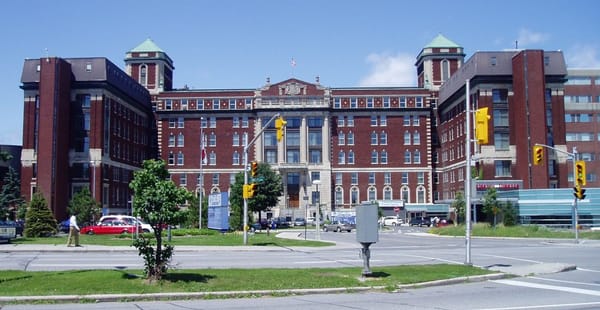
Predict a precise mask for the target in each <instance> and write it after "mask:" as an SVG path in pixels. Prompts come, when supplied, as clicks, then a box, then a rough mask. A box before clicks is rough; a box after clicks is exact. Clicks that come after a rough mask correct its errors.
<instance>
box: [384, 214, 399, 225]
mask: <svg viewBox="0 0 600 310" xmlns="http://www.w3.org/2000/svg"><path fill="white" fill-rule="evenodd" d="M380 223H381V224H383V226H398V225H401V224H404V220H403V219H401V218H398V217H397V216H386V217H384V218H382V219H381V222H380Z"/></svg>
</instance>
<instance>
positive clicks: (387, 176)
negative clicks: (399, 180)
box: [383, 172, 392, 184]
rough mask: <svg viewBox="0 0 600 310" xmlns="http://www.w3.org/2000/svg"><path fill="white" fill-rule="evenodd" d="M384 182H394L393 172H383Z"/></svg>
mask: <svg viewBox="0 0 600 310" xmlns="http://www.w3.org/2000/svg"><path fill="white" fill-rule="evenodd" d="M383 183H384V184H392V173H391V172H384V173H383Z"/></svg>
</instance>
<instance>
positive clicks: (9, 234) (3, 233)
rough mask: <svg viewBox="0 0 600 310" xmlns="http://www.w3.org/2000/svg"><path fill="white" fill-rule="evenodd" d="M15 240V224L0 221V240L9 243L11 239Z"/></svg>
mask: <svg viewBox="0 0 600 310" xmlns="http://www.w3.org/2000/svg"><path fill="white" fill-rule="evenodd" d="M15 238H17V225H16V223H15V222H4V221H0V240H6V242H10V240H11V239H15Z"/></svg>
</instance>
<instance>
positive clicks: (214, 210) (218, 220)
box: [208, 193, 229, 231]
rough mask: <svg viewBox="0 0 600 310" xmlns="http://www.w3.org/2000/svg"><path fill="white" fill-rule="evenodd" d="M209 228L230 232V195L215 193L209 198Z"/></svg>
mask: <svg viewBox="0 0 600 310" xmlns="http://www.w3.org/2000/svg"><path fill="white" fill-rule="evenodd" d="M208 228H209V229H216V230H220V231H227V230H229V195H228V194H227V193H214V194H210V196H208Z"/></svg>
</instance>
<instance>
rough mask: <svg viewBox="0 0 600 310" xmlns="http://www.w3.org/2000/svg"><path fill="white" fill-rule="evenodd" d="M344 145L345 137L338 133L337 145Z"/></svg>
mask: <svg viewBox="0 0 600 310" xmlns="http://www.w3.org/2000/svg"><path fill="white" fill-rule="evenodd" d="M344 144H346V135H345V134H344V133H343V132H338V145H344Z"/></svg>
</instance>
